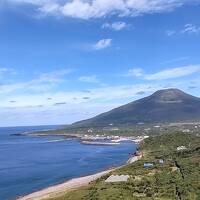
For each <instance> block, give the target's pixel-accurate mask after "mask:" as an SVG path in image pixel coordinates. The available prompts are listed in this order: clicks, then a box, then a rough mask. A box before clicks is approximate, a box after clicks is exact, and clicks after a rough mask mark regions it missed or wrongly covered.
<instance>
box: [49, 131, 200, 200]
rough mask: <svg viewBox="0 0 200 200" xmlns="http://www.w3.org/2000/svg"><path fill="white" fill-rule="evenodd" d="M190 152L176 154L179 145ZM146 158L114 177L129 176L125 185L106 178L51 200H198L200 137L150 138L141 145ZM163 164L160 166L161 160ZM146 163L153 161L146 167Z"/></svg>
mask: <svg viewBox="0 0 200 200" xmlns="http://www.w3.org/2000/svg"><path fill="white" fill-rule="evenodd" d="M182 145H184V146H186V147H187V150H185V151H183V152H177V150H176V148H177V146H182ZM140 150H141V151H142V152H145V154H144V155H145V156H144V157H143V158H142V159H141V160H139V161H137V162H135V163H133V164H130V165H127V166H125V167H122V168H120V169H117V170H115V171H113V172H112V173H111V174H128V175H130V179H129V180H128V182H125V183H105V179H106V178H107V177H108V176H109V175H111V174H109V175H107V176H104V177H102V178H100V179H98V180H97V181H94V182H92V183H91V184H90V185H89V186H87V187H83V188H80V189H78V190H75V191H71V192H68V193H66V194H62V195H61V196H58V197H54V198H49V199H48V200H120V199H123V200H199V199H200V182H199V180H200V156H199V155H200V137H198V136H195V135H192V134H183V133H173V134H166V135H161V136H156V137H150V138H148V139H146V140H145V142H144V143H143V144H141V146H140ZM161 158H162V159H164V164H159V162H158V160H159V159H161ZM144 162H153V163H154V166H153V167H152V168H148V169H146V168H144V167H143V164H144Z"/></svg>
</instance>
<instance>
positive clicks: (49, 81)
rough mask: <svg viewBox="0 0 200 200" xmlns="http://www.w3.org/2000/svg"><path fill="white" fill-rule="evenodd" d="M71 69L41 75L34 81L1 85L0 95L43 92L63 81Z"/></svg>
mask: <svg viewBox="0 0 200 200" xmlns="http://www.w3.org/2000/svg"><path fill="white" fill-rule="evenodd" d="M71 71H72V70H71V69H62V70H56V71H52V72H49V73H42V74H39V76H38V77H37V78H35V79H32V80H30V81H27V82H19V83H11V84H1V85H0V94H5V95H7V94H9V93H15V92H18V91H20V92H25V91H26V92H33V91H37V92H39V91H40V92H44V91H47V90H49V89H51V88H53V87H55V86H56V85H57V84H58V83H60V82H62V81H64V80H65V79H64V76H65V75H67V74H69V73H71Z"/></svg>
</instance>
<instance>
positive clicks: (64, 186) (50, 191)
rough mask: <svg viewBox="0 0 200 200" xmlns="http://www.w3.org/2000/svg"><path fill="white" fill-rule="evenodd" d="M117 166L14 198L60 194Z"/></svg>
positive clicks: (38, 199) (33, 198) (22, 199)
mask: <svg viewBox="0 0 200 200" xmlns="http://www.w3.org/2000/svg"><path fill="white" fill-rule="evenodd" d="M120 167H122V166H120ZM117 168H119V167H116V168H112V169H108V170H104V171H101V172H97V173H95V174H92V175H88V176H83V177H79V178H73V179H70V180H68V181H65V182H64V183H60V184H57V185H53V186H50V187H47V188H44V189H41V190H39V191H36V192H33V193H30V194H28V195H25V196H21V197H18V198H16V200H42V199H46V198H49V197H53V196H56V195H57V194H60V193H65V192H69V191H71V190H74V189H78V188H80V187H82V186H87V185H88V184H89V183H90V182H92V181H95V180H97V179H98V178H101V177H102V176H104V175H107V174H109V173H110V172H112V171H113V170H115V169H117Z"/></svg>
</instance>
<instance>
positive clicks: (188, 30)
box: [165, 24, 200, 36]
mask: <svg viewBox="0 0 200 200" xmlns="http://www.w3.org/2000/svg"><path fill="white" fill-rule="evenodd" d="M165 33H166V35H167V36H172V35H175V34H196V35H198V34H199V33H200V26H197V25H195V24H185V26H184V28H182V29H181V30H167V31H165Z"/></svg>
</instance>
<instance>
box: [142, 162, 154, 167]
mask: <svg viewBox="0 0 200 200" xmlns="http://www.w3.org/2000/svg"><path fill="white" fill-rule="evenodd" d="M153 166H154V164H153V163H144V167H145V168H149V167H153Z"/></svg>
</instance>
